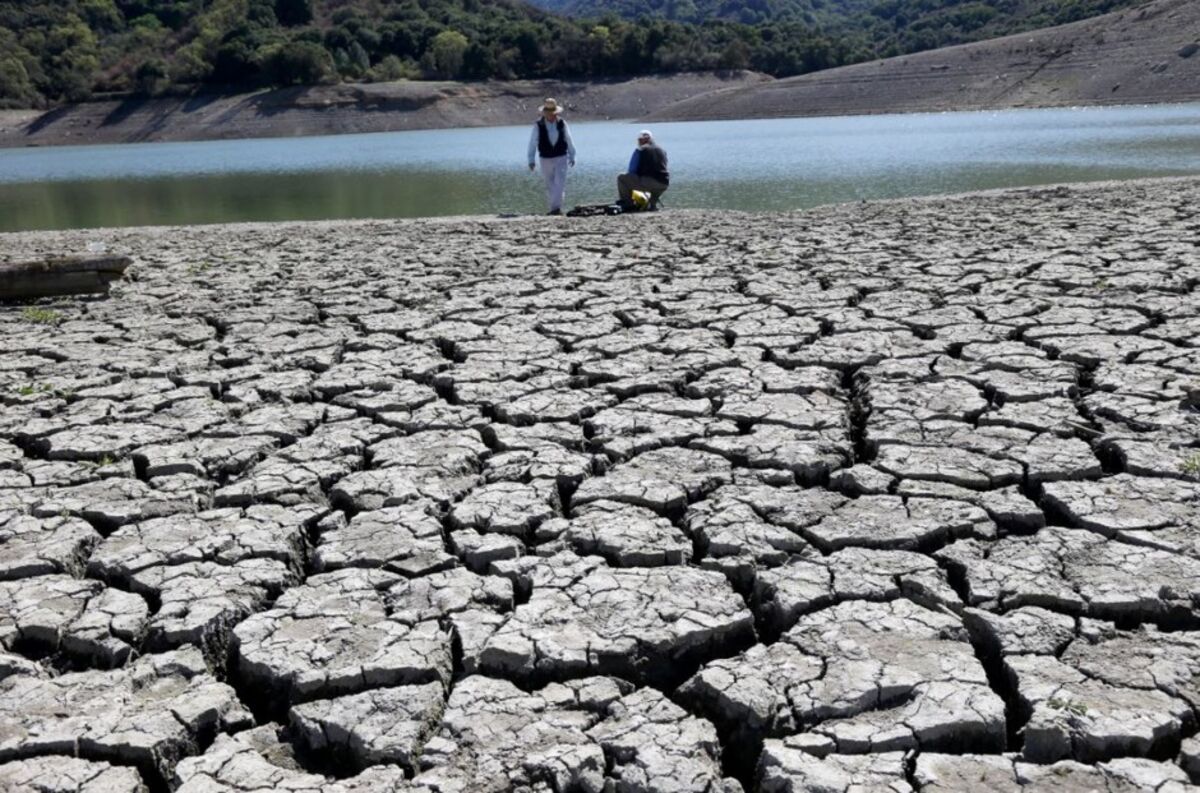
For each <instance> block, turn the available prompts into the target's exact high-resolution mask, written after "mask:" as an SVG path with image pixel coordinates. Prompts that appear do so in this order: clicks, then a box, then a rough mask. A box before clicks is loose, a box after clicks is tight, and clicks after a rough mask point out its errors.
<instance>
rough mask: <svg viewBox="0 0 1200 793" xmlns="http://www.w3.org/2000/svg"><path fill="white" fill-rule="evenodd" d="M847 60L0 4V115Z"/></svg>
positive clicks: (655, 29)
mask: <svg viewBox="0 0 1200 793" xmlns="http://www.w3.org/2000/svg"><path fill="white" fill-rule="evenodd" d="M850 55H851V54H850V52H849V51H848V50H847V49H845V48H844V47H839V46H838V45H837V44H835V43H834V42H833V41H832V40H831V39H830V38H828V37H825V36H821V35H817V34H814V33H813V32H812V30H811V29H810V28H809V27H807V26H805V25H801V24H798V23H786V22H781V23H772V24H768V25H760V26H753V27H752V26H747V25H741V24H735V23H727V22H717V23H711V24H704V25H690V24H685V23H679V22H672V21H668V20H655V21H652V22H641V21H627V20H621V19H619V18H617V17H616V16H609V17H607V18H605V19H603V20H599V21H587V20H573V19H567V18H564V17H560V16H557V15H554V14H549V13H546V12H544V11H540V10H538V9H536V8H534V7H533V6H530V5H528V4H526V3H523V2H520V0H0V107H44V106H47V105H53V104H56V103H60V102H70V101H79V100H82V99H87V98H89V97H92V96H95V95H96V94H102V93H113V92H117V93H129V92H133V93H139V94H143V95H157V94H161V93H164V92H179V91H189V90H195V89H197V88H207V89H210V90H211V89H219V88H231V89H245V88H249V87H256V86H266V85H271V86H281V85H292V84H315V83H323V82H336V81H341V80H398V79H403V78H414V79H417V78H428V79H451V78H461V79H479V78H501V79H514V78H529V77H544V76H553V77H555V78H563V79H566V78H574V77H602V76H610V75H638V74H649V73H661V72H674V71H687V70H708V69H720V68H739V69H744V68H752V69H756V70H759V71H763V72H768V73H770V74H773V75H777V76H784V75H792V74H801V73H804V72H807V71H813V70H816V69H822V68H827V67H829V66H836V65H839V64H842V63H846V62H848V59H849V58H850Z"/></svg>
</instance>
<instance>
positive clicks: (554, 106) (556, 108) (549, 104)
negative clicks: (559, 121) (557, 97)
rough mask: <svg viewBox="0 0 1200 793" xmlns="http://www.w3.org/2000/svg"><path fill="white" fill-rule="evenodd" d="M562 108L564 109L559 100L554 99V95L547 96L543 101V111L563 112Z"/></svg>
mask: <svg viewBox="0 0 1200 793" xmlns="http://www.w3.org/2000/svg"><path fill="white" fill-rule="evenodd" d="M562 110H563V109H562V105H560V104H559V103H558V102H556V101H554V98H553V97H546V101H545V102H542V112H543V113H547V112H549V113H561V112H562Z"/></svg>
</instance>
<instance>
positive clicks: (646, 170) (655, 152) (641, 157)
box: [637, 144, 671, 184]
mask: <svg viewBox="0 0 1200 793" xmlns="http://www.w3.org/2000/svg"><path fill="white" fill-rule="evenodd" d="M637 175H638V176H649V177H650V178H651V179H657V180H658V181H660V182H662V183H663V184H670V183H671V174H670V172H669V171H667V153H666V152H665V151H663V150H662V148H661V147H660V146H655V145H654V144H651V145H649V146H647V147H646V148H644V149H642V151H641V152H640V153H639V154H638V164H637Z"/></svg>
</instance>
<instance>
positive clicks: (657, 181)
mask: <svg viewBox="0 0 1200 793" xmlns="http://www.w3.org/2000/svg"><path fill="white" fill-rule="evenodd" d="M670 185H671V173H670V172H669V171H668V170H667V152H666V151H665V150H663V148H662V147H661V146H659V145H658V144H657V143H655V142H654V136H653V135H651V134H650V130H648V129H644V130H642V131H641V132H639V133H638V137H637V148H636V149H634V150H633V156H632V157H630V158H629V169H628V171H627V172H626V173H623V174H621V175H620V176H618V177H617V194H618V195H619V196H620V202H621V206H624V207H629V206H632V204H633V191H634V190H644V191H645V192H647V193H649V194H650V209H652V210H654V209H658V197H659V196H661V195H662V194H663V193H665V192H667V188H668V187H670Z"/></svg>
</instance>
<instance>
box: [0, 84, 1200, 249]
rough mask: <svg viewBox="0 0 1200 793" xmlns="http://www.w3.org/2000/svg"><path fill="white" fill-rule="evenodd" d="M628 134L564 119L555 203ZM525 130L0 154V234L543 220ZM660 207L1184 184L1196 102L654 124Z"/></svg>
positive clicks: (571, 197)
mask: <svg viewBox="0 0 1200 793" xmlns="http://www.w3.org/2000/svg"><path fill="white" fill-rule="evenodd" d="M639 128H640V126H639V125H637V124H635V123H625V122H602V123H574V124H572V127H571V129H572V133H573V136H574V138H575V142H576V146H577V148H578V150H579V162H578V166H577V167H576V168H575V170H574V171H573V172H572V173H571V175H570V179H569V181H568V185H567V204H568V206H571V205H574V204H577V203H602V202H607V201H610V200H613V199H614V198H615V196H616V187H615V175H616V174H617V173H618V172H619V171H621V170H623V169H624V166H625V164H626V163H627V162H628V158H629V154H630V152H631V151H632V148H633V145H634V138H635V136H636V134H637V131H638V129H639ZM528 130H529V128H528V127H524V126H522V127H492V128H476V129H454V130H432V131H418V132H393V133H377V134H369V135H339V136H330V137H307V138H273V139H259V140H228V141H204V142H196V143H145V144H124V145H115V146H71V147H53V148H26V149H0V231H17V230H31V229H63V228H93V227H101V226H130V225H152V224H190V223H222V222H234V221H262V220H315V219H329V218H394V217H422V216H430V215H458V214H472V215H475V214H483V215H496V214H517V213H537V212H542V211H544V204H543V198H542V189H541V180H540V177H537V176H534V175H531V174H530V173H529V172H528V171H527V169H526V167H525V146H526V142H527V140H528ZM653 131H654V133H655V136H656V138H657V139H658V140H659V141H660V142H661V144H662V145H663V146H664V147H665V148H666V149H667V151H668V152H669V154H670V159H671V175H672V188H671V190H670V192H668V193H667V195H666V197H665V203H666V206H667V207H668V208H684V207H705V208H728V209H742V210H786V209H801V208H807V207H812V206H817V205H821V204H830V203H839V202H845V201H857V200H872V199H881V198H896V197H902V196H916V195H932V194H942V193H955V192H962V191H968V190H982V189H990V188H997V187H1013V186H1022V185H1037V184H1050V183H1055V182H1068V181H1095V180H1105V179H1126V178H1133V177H1141V176H1169V175H1184V174H1200V104H1189V105H1152V106H1124V107H1111V108H1079V109H1054V110H1004V111H994V112H970V113H921V114H907V115H880V116H852V117H835V118H807V119H773V120H764V121H713V122H689V123H676V124H658V125H655V127H654V130H653Z"/></svg>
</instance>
